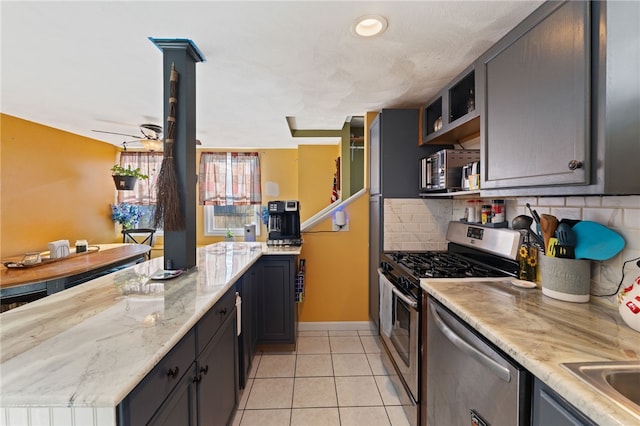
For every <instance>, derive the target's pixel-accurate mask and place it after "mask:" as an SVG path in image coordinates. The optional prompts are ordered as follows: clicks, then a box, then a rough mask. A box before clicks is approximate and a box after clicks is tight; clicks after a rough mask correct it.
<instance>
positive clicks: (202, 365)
mask: <svg viewBox="0 0 640 426" xmlns="http://www.w3.org/2000/svg"><path fill="white" fill-rule="evenodd" d="M235 294H236V289H235V286H234V287H231V289H229V290H228V291H227V293H225V295H224V296H222V298H221V299H220V300H219V301H218V302H217V303H216V304H215V305H214V306H213V307H212V308H211V309H210V310H209V312H207V313H206V314H205V315H204V316H203V317H202V318H201V319H200V321H198V323H197V324H196V325H195V327H193V328H192V329H191V330H190V331H189V332H188V333H187V334H186V335H185V337H184V338H183V339H182V340H181V341H180V342H179V343H178V344H177V345H176V346H175V347H174V348H173V349H172V350H171V351H170V352H169V353H168V354H167V355H166V356H165V357H164V358H163V359H162V360H161V361H160V362H159V363H158V365H156V367H154V369H153V370H151V372H149V374H147V376H146V377H145V378H144V379H143V380H142V382H140V384H138V386H136V388H135V389H134V390H133V391H132V392H131V393H130V394H129V395H128V396H127V397H126V398H125V399H124V400H123V401H122V402H121V403H120V404H119V405H118V408H117V417H118V425H119V426H138V425H154V426H155V425H166V426H169V425H171V426H204V425H225V424H228V423H230V421H231V419H232V416H233V414H234V411H235V409H236V407H237V402H238V338H237V327H236V324H237V322H236V312H237V311H236V307H235Z"/></svg>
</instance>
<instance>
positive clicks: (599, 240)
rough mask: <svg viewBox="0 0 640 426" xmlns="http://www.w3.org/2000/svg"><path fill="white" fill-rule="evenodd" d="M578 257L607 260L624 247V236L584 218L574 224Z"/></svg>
mask: <svg viewBox="0 0 640 426" xmlns="http://www.w3.org/2000/svg"><path fill="white" fill-rule="evenodd" d="M573 231H574V232H575V234H576V259H591V260H607V259H611V258H612V257H613V256H615V255H616V254H618V253H620V251H621V250H622V249H623V248H624V245H625V242H624V238H622V236H621V235H620V234H618V233H617V232H615V231H613V230H611V229H609V228H607V227H606V226H604V225H601V224H599V223H597V222H591V221H588V220H583V221H581V222H578V223H576V224H575V225H574V226H573Z"/></svg>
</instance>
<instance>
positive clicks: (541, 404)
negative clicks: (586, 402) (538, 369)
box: [531, 378, 594, 426]
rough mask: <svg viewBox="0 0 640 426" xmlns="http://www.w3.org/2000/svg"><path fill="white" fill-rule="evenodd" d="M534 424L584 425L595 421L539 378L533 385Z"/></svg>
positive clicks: (532, 420)
mask: <svg viewBox="0 0 640 426" xmlns="http://www.w3.org/2000/svg"><path fill="white" fill-rule="evenodd" d="M531 424H532V426H545V425H554V426H584V425H587V426H588V425H594V423H593V422H592V421H591V420H590V419H588V418H587V417H585V416H584V414H582V413H581V412H579V411H578V410H576V409H575V408H574V407H573V406H572V405H571V404H569V403H568V402H567V401H565V400H564V399H562V398H561V397H560V396H558V395H557V394H556V393H555V392H554V391H552V390H551V388H549V387H548V386H547V385H545V384H544V383H542V382H541V381H540V380H538V379H537V378H536V379H535V382H534V385H533V405H532V415H531Z"/></svg>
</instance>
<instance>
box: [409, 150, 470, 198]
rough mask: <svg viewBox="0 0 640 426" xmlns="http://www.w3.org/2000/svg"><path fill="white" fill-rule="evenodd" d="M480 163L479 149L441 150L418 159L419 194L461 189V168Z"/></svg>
mask: <svg viewBox="0 0 640 426" xmlns="http://www.w3.org/2000/svg"><path fill="white" fill-rule="evenodd" d="M477 161H480V150H479V149H443V150H440V151H438V152H436V153H433V154H431V155H430V156H428V157H424V158H422V159H420V192H430V191H433V192H435V191H440V192H443V191H457V190H461V189H462V168H463V167H464V166H465V165H467V164H468V163H473V162H477Z"/></svg>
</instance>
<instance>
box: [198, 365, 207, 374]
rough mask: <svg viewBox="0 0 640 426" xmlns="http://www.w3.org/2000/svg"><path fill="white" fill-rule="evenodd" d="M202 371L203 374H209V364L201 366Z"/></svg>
mask: <svg viewBox="0 0 640 426" xmlns="http://www.w3.org/2000/svg"><path fill="white" fill-rule="evenodd" d="M200 372H201V373H202V374H207V373H208V372H209V365H208V364H207V365H205V366H204V367H200Z"/></svg>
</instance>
